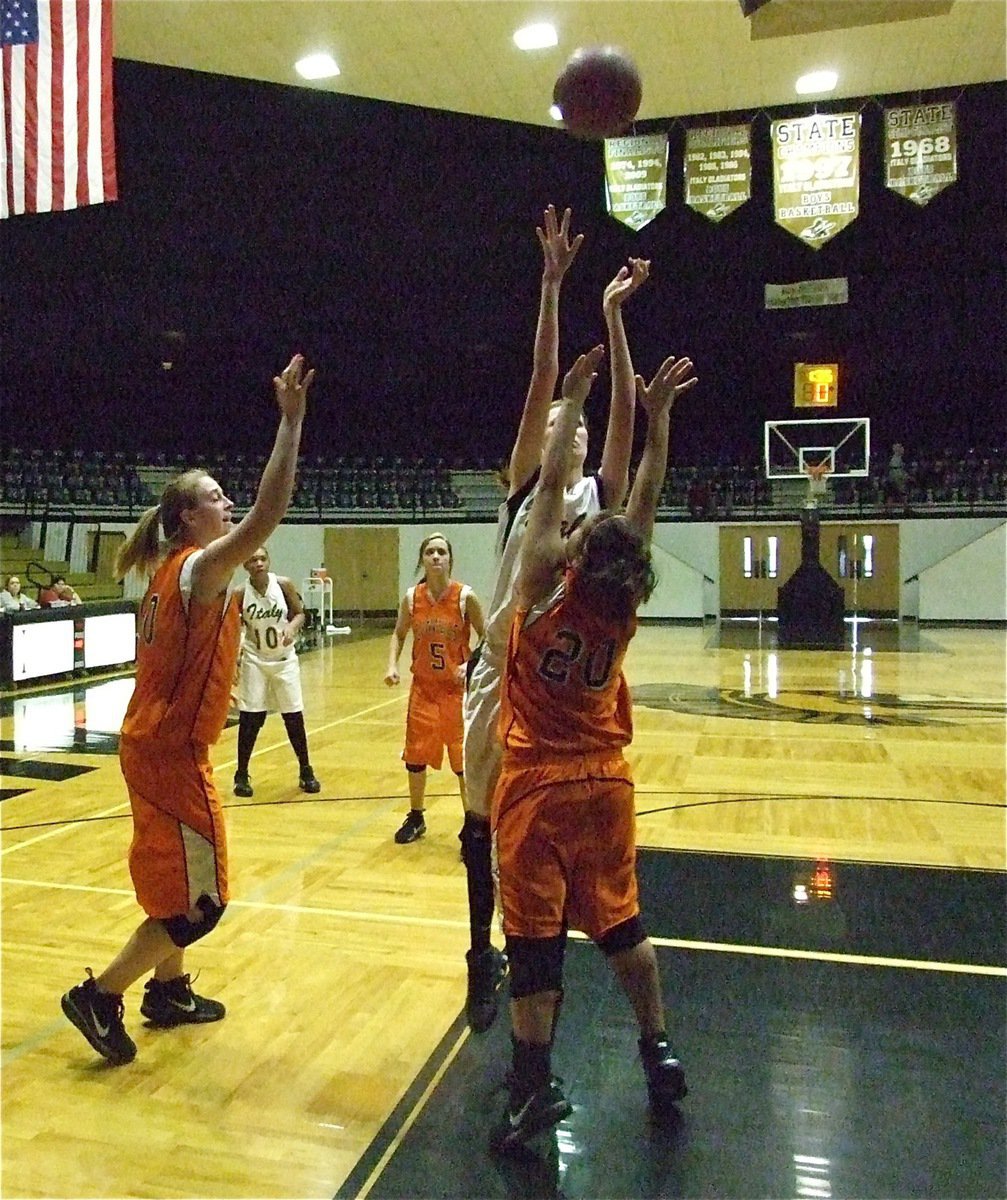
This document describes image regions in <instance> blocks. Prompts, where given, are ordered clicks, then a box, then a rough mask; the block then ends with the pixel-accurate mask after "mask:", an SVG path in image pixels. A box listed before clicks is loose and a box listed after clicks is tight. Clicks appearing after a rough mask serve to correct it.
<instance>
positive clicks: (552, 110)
mask: <svg viewBox="0 0 1007 1200" xmlns="http://www.w3.org/2000/svg"><path fill="white" fill-rule="evenodd" d="M549 116H550V117H552V119H553V120H554V121H562V120H563V112H562V110H561V109H560V106H559V105H558V104H550V105H549Z"/></svg>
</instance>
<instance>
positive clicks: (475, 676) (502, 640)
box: [461, 205, 650, 1032]
mask: <svg viewBox="0 0 1007 1200" xmlns="http://www.w3.org/2000/svg"><path fill="white" fill-rule="evenodd" d="M543 225H544V229H542V228H539V229H537V230H536V233H537V234H538V239H539V242H540V244H541V246H542V253H543V259H544V263H543V271H542V287H541V296H540V302H539V316H538V327H537V329H536V333H535V348H534V358H533V367H532V377H531V382H530V383H529V386H528V394H527V397H526V399H525V405H524V411H523V412H522V414H521V423H520V425H519V427H518V432H517V437H516V439H515V441H514V448H513V450H512V451H511V458H510V466H509V482H510V491H509V494H508V496H507V500H506V501H505V503H504V504H503V505H501V508H500V514H499V524H498V533H497V556H498V560H499V566H498V570H497V579H496V585H495V588H494V592H493V599H492V601H491V604H490V608H489V616H488V619H487V622H486V633H485V636H484V640H483V643H482V645H481V647H480V649H478V650H477V652H476V654H475V655H474V656H473V659H472V660H470V661H472V662H473V664H474V665H473V666H472V667H471V669H470V674H469V683H468V688H467V691H466V695H465V706H464V712H465V781H466V788H467V797H466V813H465V825H464V827H463V829H462V833H461V842H462V858H463V859H464V861H465V868H466V876H467V885H468V899H469V932H470V938H471V946H470V949H469V950H468V952H467V955H466V960H467V962H468V996H467V1001H466V1015H467V1017H468V1022H469V1025H470V1026H471V1028H472V1029H473V1030H475V1031H476V1032H482V1031H483V1030H485V1029H488V1028H489V1026H490V1025H492V1023H493V1021H494V1019H495V1017H496V1012H497V1001H496V990H497V988H498V986H499V984H500V981H501V979H502V977H503V970H504V967H505V960H504V958H503V955H502V954H501V953H500V952H499V951H498V950H497V949H496V948H495V947H494V946H493V945H492V944H491V942H490V929H491V926H492V922H493V907H494V896H493V873H492V867H491V862H490V829H489V813H490V803H491V801H492V798H493V790H494V788H495V787H496V781H497V777H498V776H499V774H500V761H501V748H500V742H499V737H498V734H497V724H498V720H499V715H500V681H501V676H502V672H503V666H504V660H505V658H506V651H507V639H508V636H509V634H510V627H511V622H512V620H513V617H514V610H515V602H514V581H515V579H516V578H517V573H518V569H519V567H520V561H521V547H522V545H523V540H524V533H525V529H526V526H527V524H528V512H529V509H530V507H531V501H532V497H533V495H534V489H535V484H536V482H537V480H538V473H539V467H540V463H541V459H542V452H543V447H544V446H545V443H546V437H547V435H548V432H549V430H550V429H551V428H552V423H553V421H554V419H555V417H556V415H557V411H558V410H557V408H556V406H555V405H554V403H553V399H554V395H555V390H556V383H557V380H558V378H559V293H560V287H561V284H562V282H563V277H564V276H565V274H566V272H567V270H568V269H569V267H570V265H571V263H572V262H573V260H574V258H575V257H576V255H577V251H578V250H579V249H580V245H581V242H582V241H583V234H578V235H577V236H576V237H575V238H574V239H573V240H572V241H571V240H570V236H569V232H570V210H569V209H566V210H565V212H564V213H563V216H562V219H557V216H556V210H555V209H554V208H553V206H552V205H550V206H549V207H548V208H547V209H546V211H545V218H544V221H543ZM649 271H650V263H649V262H648V261H646V260H644V259H630V263H629V266H624V267H621V268H620V270H619V272H618V273H617V275H616V276H615V278H614V279H613V280H612V281H611V283H609V285H608V286H607V287H606V289H605V293H604V297H603V301H602V311H603V313H604V317H605V324H606V328H607V331H608V338H609V370H610V374H611V380H612V394H611V404H610V407H609V416H608V429H607V431H606V435H605V445H604V449H603V451H602V459H601V468H600V470H599V471H598V473H597V474H596V475H590V476H585V475H584V460H585V458H586V456H587V445H588V433H587V426H586V424H585V423H584V421H583V420H582V421H581V422H580V424H579V425H578V427H577V432H576V435H575V437H574V442H573V445H572V446H571V448H570V475H569V479H568V481H567V489H566V494H565V500H564V526H565V530H564V532H565V533H566V534H569V533H570V532H572V530H573V529H574V528H576V526H578V525H579V524H580V523H581V522H582V521H583V520H585V519H586V518H587V517H589V516H591V515H592V514H594V513H596V512H599V511H600V510H601V509H602V508H615V507H618V506H619V505H620V504H622V501H623V498H624V497H625V495H626V490H627V488H628V486H629V458H630V452H631V450H632V445H633V413H634V405H635V402H636V380H635V376H634V373H633V363H632V359H631V357H630V353H629V345H628V343H627V341H626V332H625V329H624V327H623V321H622V305H623V302H624V301H626V300H627V299H628V298H629V297H630V296H631V295H632V294H633V293H634V292H635V291H636V290H637V288H639V287H640V285H641V284H642V283H644V282H645V280H646V279H647V277H648V274H649Z"/></svg>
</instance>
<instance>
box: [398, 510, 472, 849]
mask: <svg viewBox="0 0 1007 1200" xmlns="http://www.w3.org/2000/svg"><path fill="white" fill-rule="evenodd" d="M453 566H454V555H453V554H452V551H451V543H450V542H449V541H448V539H447V538H446V537H445V536H444V535H443V534H442V533H432V534H430V536H429V537H425V538H424V539H423V541H422V542H421V543H420V553H419V558H418V560H417V563H416V568H417V570H422V571H423V582H422V583H419V584H417V585H416V586H415V587H411V588H410V589H409V590H408V591H407V592H406V594H405V595H404V596H403V597H402V603H401V604H400V605H399V617H398V620H397V621H396V623H395V629H394V631H393V632H392V638H391V644H390V646H389V648H388V670H387V671H386V672H385V683H387V684H388V686H389V687H395V686H396V685H397V684H398V682H399V656H400V655H401V654H402V647H403V645H404V644H405V640H406V634H407V633H410V632H412V635H413V658H412V667H411V670H412V676H413V680H412V684H411V686H410V688H409V709H408V712H407V715H406V745H405V749H404V750H403V751H402V760H403V762H404V763H405V764H406V771H407V772H408V773H409V812H408V813H407V814H406V819H405V821H403V823H402V827H401V828H400V829H399V830H398V832H397V833H396V834H395V840H396V842H398V843H399V844H400V845H402V844H404V843H406V842H414V841H416V839H417V838H420V837H422V836H423V835H424V834H425V833H426V831H427V826H426V819H425V817H424V802H425V796H426V788H427V767H433V768H434V769H435V770H436V769H438V768H439V767H440V765H441V762H442V760H443V757H444V748H445V747H447V752H448V761H449V762H450V764H451V770H452V771H454V773H455V774H456V775H457V776H458V787H459V790H460V791H461V797H462V804H463V805H464V804H465V775H464V771H463V767H462V737H463V729H462V692H463V690H464V687H465V664H466V662H467V661H468V657H469V646H470V643H471V640H472V631H473V630H474V631H475V635H476V637H477V638H481V637H482V635H483V613H482V608H481V607H480V605H479V600H478V598H477V597H476V595H475V593H474V592H473V591H472V589H471V588H470V587H469V586H468V585H467V584H464V583H458V582H457V580H454V579H452V578H451V570H452V567H453Z"/></svg>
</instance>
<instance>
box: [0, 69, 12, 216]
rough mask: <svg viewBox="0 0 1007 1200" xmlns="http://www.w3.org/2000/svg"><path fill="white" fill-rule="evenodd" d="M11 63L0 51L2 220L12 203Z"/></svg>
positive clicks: (8, 213)
mask: <svg viewBox="0 0 1007 1200" xmlns="http://www.w3.org/2000/svg"><path fill="white" fill-rule="evenodd" d="M9 65H10V64H9V62H8V58H7V55H6V54H2V53H0V220H2V219H3V218H4V217H8V216H10V203H9V201H8V199H7V197H8V196H9V195H10V192H9V189H8V184H7V168H8V166H9V165H10V154H9V153H8V152H7V147H8V146H9V145H10V127H9V125H8V122H7V114H8V113H9V112H10V105H9V104H8V103H7V97H8V95H9V94H10V78H9V70H8V67H9Z"/></svg>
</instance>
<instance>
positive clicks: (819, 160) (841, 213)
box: [770, 113, 860, 250]
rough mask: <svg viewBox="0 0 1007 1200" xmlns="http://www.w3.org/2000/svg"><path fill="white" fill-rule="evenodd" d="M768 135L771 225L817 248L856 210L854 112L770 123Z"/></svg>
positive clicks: (857, 158) (857, 154)
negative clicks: (770, 166) (770, 171)
mask: <svg viewBox="0 0 1007 1200" xmlns="http://www.w3.org/2000/svg"><path fill="white" fill-rule="evenodd" d="M770 136H771V138H772V143H773V206H774V212H775V220H776V223H777V225H782V226H783V228H784V229H786V230H787V232H788V233H792V234H793V235H794V237H798V238H800V239H801V241H803V242H806V243H807V244H808V245H809V246H811V247H812V248H813V249H815V250H817V249H818V248H819V247H820V246H824V245H825V243H826V242H827V241H829V240H831V239H832V238H834V237H835V236H836V234H837V233H840V232H841V231H842V230H843V229H845V228H846V226H847V225H849V224H851V223H852V222H853V221H855V220H856V219H857V216H858V214H859V212H860V114H859V113H835V114H831V115H829V114H820V113H819V114H816V115H815V116H812V117H793V118H790V119H788V120H785V121H774V122H773V123H772V126H771V132H770Z"/></svg>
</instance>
